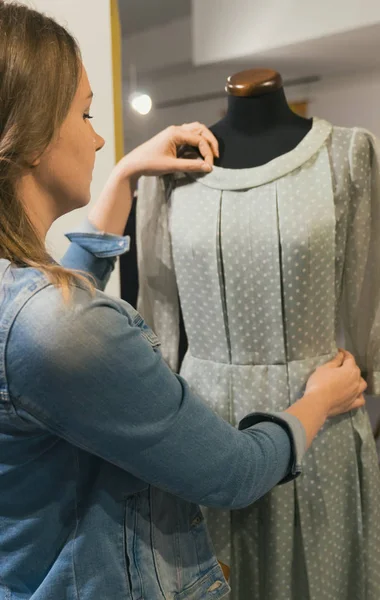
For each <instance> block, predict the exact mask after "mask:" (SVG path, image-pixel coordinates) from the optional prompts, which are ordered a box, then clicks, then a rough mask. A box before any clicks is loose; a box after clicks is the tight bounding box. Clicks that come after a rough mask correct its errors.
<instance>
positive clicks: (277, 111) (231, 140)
mask: <svg viewBox="0 0 380 600" xmlns="http://www.w3.org/2000/svg"><path fill="white" fill-rule="evenodd" d="M226 92H227V93H228V110H227V114H226V116H225V117H224V118H223V119H221V120H220V121H218V122H217V123H215V124H214V125H213V126H212V127H211V128H210V129H211V131H212V132H213V134H214V135H215V136H216V138H217V139H218V141H219V150H220V158H219V160H218V161H217V162H216V163H215V164H217V165H218V166H220V167H224V168H227V169H245V168H250V167H258V166H261V165H263V164H265V163H267V162H269V161H271V160H273V159H274V158H277V157H278V156H280V155H282V154H285V153H286V152H290V151H291V150H293V149H294V148H295V147H296V146H297V145H298V144H299V143H300V141H301V140H302V139H303V138H304V137H305V135H306V134H307V133H308V132H309V131H310V129H311V127H312V123H313V120H312V119H304V118H303V117H299V116H298V115H296V114H295V113H294V112H293V111H292V110H291V109H290V107H289V105H288V103H287V100H286V97H285V92H284V89H283V84H282V78H281V75H280V74H279V73H277V72H276V71H272V70H271V69H250V70H248V71H241V72H240V73H237V74H236V75H232V76H231V77H229V78H228V80H227V84H226Z"/></svg>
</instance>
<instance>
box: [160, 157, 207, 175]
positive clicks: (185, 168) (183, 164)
mask: <svg viewBox="0 0 380 600" xmlns="http://www.w3.org/2000/svg"><path fill="white" fill-rule="evenodd" d="M211 170H212V167H211V166H210V165H209V164H208V163H206V162H204V161H203V160H196V159H194V158H173V159H169V160H168V164H167V168H165V172H167V173H175V172H179V173H199V172H203V173H210V171H211Z"/></svg>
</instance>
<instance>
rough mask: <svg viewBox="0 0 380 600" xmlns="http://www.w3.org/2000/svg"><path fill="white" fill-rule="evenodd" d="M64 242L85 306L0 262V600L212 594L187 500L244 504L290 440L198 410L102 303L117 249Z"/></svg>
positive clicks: (296, 436) (121, 313)
mask: <svg viewBox="0 0 380 600" xmlns="http://www.w3.org/2000/svg"><path fill="white" fill-rule="evenodd" d="M68 237H69V239H70V240H71V241H72V243H71V245H70V248H69V250H68V252H67V254H66V255H65V257H64V260H63V264H64V265H65V266H66V267H69V268H76V269H82V270H86V271H87V272H89V273H91V274H92V275H93V276H94V277H95V280H96V282H97V287H98V289H97V291H96V293H95V295H94V297H91V295H90V294H89V292H88V291H86V290H85V289H84V288H81V287H76V288H74V290H73V297H72V301H71V303H70V304H69V305H68V306H66V305H65V304H64V302H63V299H62V296H61V293H60V291H59V290H58V289H57V288H55V287H54V286H52V285H51V284H50V283H49V281H48V280H47V279H46V277H45V276H44V275H43V274H41V273H40V272H39V271H37V270H34V269H31V268H16V267H13V266H11V265H10V264H9V263H8V262H7V261H6V260H4V259H1V260H0V600H21V599H22V600H142V599H144V600H156V599H157V600H158V599H161V600H162V599H172V600H185V599H186V600H190V599H191V600H201V599H202V600H207V599H210V600H211V599H213V600H215V599H218V598H222V597H224V596H225V595H226V594H227V593H228V591H229V588H228V585H227V583H226V581H225V579H224V577H223V573H222V571H221V569H220V567H219V564H218V562H217V559H216V558H215V556H214V552H213V549H212V546H211V543H210V540H209V537H208V533H207V529H206V526H205V523H204V520H203V517H202V513H201V510H200V509H199V506H198V504H203V505H209V506H215V507H228V508H239V507H244V506H246V505H248V504H249V503H251V502H254V501H255V500H256V499H257V498H259V497H260V496H262V495H263V494H265V493H266V492H267V491H268V490H269V489H270V488H271V487H273V486H274V485H275V484H276V483H278V482H279V481H280V480H287V479H291V478H293V477H295V476H296V475H297V474H298V473H299V471H300V466H299V465H300V460H301V457H302V453H303V451H304V447H305V436H304V431H303V428H302V426H301V424H300V422H299V421H298V420H297V419H295V418H291V417H290V416H289V415H287V414H286V415H283V414H280V415H269V416H268V415H251V416H248V417H247V418H246V419H245V422H244V424H242V426H241V427H244V431H239V430H238V429H235V428H233V427H231V426H230V425H229V424H227V423H225V422H224V421H223V420H222V419H220V418H219V417H218V416H216V415H215V414H213V413H212V412H211V411H210V410H209V409H208V408H207V407H206V406H205V405H204V404H203V403H202V402H201V400H200V399H198V398H197V397H196V396H195V395H194V394H192V392H191V391H190V390H189V388H188V386H187V385H186V382H185V381H184V380H183V379H181V377H179V376H177V375H175V374H173V373H172V372H171V371H170V369H169V368H168V367H167V366H166V364H165V362H164V361H163V359H162V357H161V354H160V350H159V341H158V340H157V338H156V336H155V335H154V333H153V332H152V331H151V330H150V329H149V328H148V327H147V326H146V325H145V323H144V321H143V320H142V318H141V317H140V316H139V315H138V314H137V312H136V311H135V310H134V309H132V307H131V306H129V305H128V304H127V303H125V302H123V301H121V300H118V299H114V298H111V297H109V296H107V295H106V294H105V293H103V292H102V289H104V286H105V284H106V281H107V280H108V278H109V275H110V273H111V271H112V268H113V265H114V261H115V257H116V256H117V255H118V254H121V253H122V252H124V251H125V250H126V249H127V247H128V240H127V239H126V238H121V237H117V236H111V235H108V234H102V233H100V232H98V231H97V230H94V229H93V228H91V227H90V226H87V229H86V230H84V231H82V232H76V233H72V234H69V235H68ZM252 393H253V394H254V390H252Z"/></svg>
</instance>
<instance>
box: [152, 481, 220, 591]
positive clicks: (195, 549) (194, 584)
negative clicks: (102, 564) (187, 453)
mask: <svg viewBox="0 0 380 600" xmlns="http://www.w3.org/2000/svg"><path fill="white" fill-rule="evenodd" d="M150 496H151V497H150V502H151V517H152V548H153V554H154V560H155V566H156V572H157V577H158V580H159V582H160V588H161V590H162V593H163V596H164V598H173V599H177V598H178V599H180V598H181V599H182V598H189V600H190V599H191V600H198V598H199V600H200V599H206V598H210V599H211V598H222V597H223V595H225V594H226V593H227V591H228V589H229V588H228V586H227V584H226V581H225V579H224V576H223V572H222V570H221V568H220V566H219V564H218V562H217V559H216V557H215V554H214V549H213V546H212V543H211V540H210V537H209V534H208V531H207V527H206V524H205V521H204V518H203V515H202V512H201V510H200V508H199V507H198V506H197V505H195V504H191V503H190V502H186V501H185V500H182V499H180V498H177V497H175V496H173V495H171V494H168V493H166V492H164V491H161V490H158V489H156V488H151V494H150ZM207 583H208V585H207ZM223 590H224V592H223V593H222V591H223ZM206 591H207V593H205V592H206Z"/></svg>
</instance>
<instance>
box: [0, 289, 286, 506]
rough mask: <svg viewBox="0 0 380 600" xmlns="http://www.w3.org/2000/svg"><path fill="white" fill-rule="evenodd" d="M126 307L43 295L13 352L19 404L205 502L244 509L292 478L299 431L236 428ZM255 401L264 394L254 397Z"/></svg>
mask: <svg viewBox="0 0 380 600" xmlns="http://www.w3.org/2000/svg"><path fill="white" fill-rule="evenodd" d="M124 304H125V303H122V302H118V301H116V300H113V299H111V298H109V297H108V296H106V295H105V294H102V293H101V292H97V293H96V296H95V297H94V298H91V297H90V295H89V294H88V293H87V292H86V291H84V290H81V289H75V297H74V299H73V303H72V305H71V306H70V307H65V306H64V305H63V303H62V299H61V296H60V293H59V291H58V290H56V289H55V288H54V287H52V286H49V287H47V288H45V289H43V290H41V291H39V292H37V293H36V294H35V295H34V296H33V297H32V298H31V299H30V300H29V301H28V302H27V303H26V304H25V306H24V307H23V308H22V310H21V311H20V312H19V314H18V316H17V317H16V319H15V322H14V324H13V327H12V330H11V333H10V337H9V340H8V344H7V349H6V370H7V377H8V387H9V393H10V397H11V398H12V402H13V403H14V406H15V409H16V411H17V412H18V413H19V415H20V416H21V415H23V418H28V417H29V416H30V417H31V418H33V421H34V422H36V420H37V421H38V422H39V423H40V424H41V427H42V428H44V429H47V430H49V431H51V432H53V433H55V434H56V435H57V436H60V437H61V438H64V439H65V440H67V441H68V442H70V443H72V444H74V445H76V446H78V447H80V448H82V449H84V450H86V451H88V452H91V453H93V454H95V455H98V456H99V457H102V458H103V459H104V460H106V461H109V462H110V463H113V464H115V465H117V466H119V467H121V468H122V469H124V470H125V471H127V472H129V473H131V474H132V475H134V476H136V477H138V478H139V479H142V480H144V481H146V482H148V483H150V484H152V485H154V486H157V487H160V488H162V489H165V490H167V491H169V492H171V493H172V494H175V495H178V496H180V497H183V498H185V499H187V500H189V501H193V502H196V503H199V504H203V505H208V506H216V507H228V508H241V507H244V506H247V505H248V504H250V503H252V502H254V501H255V500H257V499H258V498H260V497H261V496H262V495H263V494H265V493H266V492H268V491H269V490H270V489H271V488H272V487H273V486H275V485H276V484H277V483H278V482H279V481H281V480H283V479H284V478H285V477H286V476H287V475H289V474H290V473H291V471H292V468H293V464H294V457H293V456H292V440H291V434H290V433H289V429H288V428H287V427H284V426H282V425H281V424H280V422H279V421H281V419H278V421H277V422H264V423H257V424H255V425H253V426H252V427H248V428H247V429H246V430H244V431H239V430H238V429H235V428H234V427H232V426H231V425H229V424H228V423H227V422H225V421H224V420H223V419H221V418H220V417H218V416H217V415H216V414H215V413H213V412H212V411H211V410H210V409H209V408H208V407H207V406H206V405H205V404H204V403H203V402H202V401H201V400H200V399H199V398H198V397H197V396H196V395H194V394H193V393H192V392H191V391H190V389H189V387H188V385H187V384H186V382H185V381H184V380H183V379H182V378H181V377H180V376H177V375H175V374H174V373H173V372H172V371H171V370H170V369H169V368H168V367H167V365H166V363H165V362H164V360H163V359H162V357H161V354H160V352H159V350H157V349H154V348H153V347H152V345H151V344H150V343H149V341H148V340H147V339H146V337H145V336H144V335H143V333H144V332H143V330H141V329H140V328H139V327H136V326H135V325H134V324H133V321H132V319H131V317H130V316H129V315H128V314H127V312H126V311H124V309H123V305H124ZM252 393H253V394H254V390H252Z"/></svg>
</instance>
